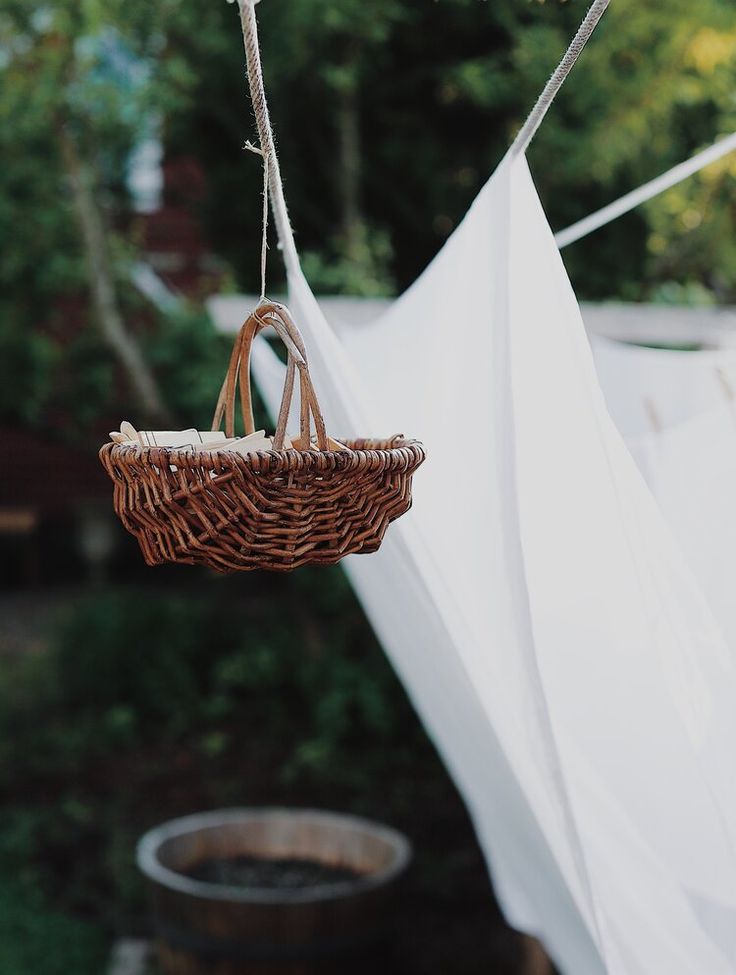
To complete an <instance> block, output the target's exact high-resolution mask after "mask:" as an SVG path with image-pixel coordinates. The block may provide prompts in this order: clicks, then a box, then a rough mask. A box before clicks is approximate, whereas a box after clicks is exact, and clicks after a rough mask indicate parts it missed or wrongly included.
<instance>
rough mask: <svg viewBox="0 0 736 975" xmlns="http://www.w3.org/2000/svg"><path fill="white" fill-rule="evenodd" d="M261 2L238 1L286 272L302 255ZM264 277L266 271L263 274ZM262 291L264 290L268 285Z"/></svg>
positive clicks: (249, 83) (293, 269) (264, 159)
mask: <svg viewBox="0 0 736 975" xmlns="http://www.w3.org/2000/svg"><path fill="white" fill-rule="evenodd" d="M257 2H258V0H238V11H239V13H240V24H241V27H242V29H243V46H244V47H245V60H246V65H247V68H248V87H249V89H250V97H251V101H252V103H253V111H254V113H255V117H256V126H257V127H258V141H259V143H260V151H261V153H262V155H263V162H264V170H265V178H266V179H267V180H268V188H269V194H270V198H271V209H272V211H273V219H274V223H275V224H276V233H277V234H278V239H279V247H280V249H281V251H282V252H283V255H284V263H285V264H286V269H287V271H293V272H297V271H298V270H299V256H298V254H297V250H296V243H295V242H294V231H293V230H292V229H291V223H290V221H289V211H288V210H287V208H286V200H285V198H284V186H283V183H282V182H281V170H280V168H279V161H278V157H277V156H276V146H275V144H274V139H273V129H272V128H271V119H270V118H269V114H268V105H267V103H266V92H265V90H264V87H263V70H262V68H261V53H260V48H259V46H258V25H257V23H256V11H255V4H256V3H257ZM264 233H265V230H264ZM262 273H264V274H265V272H263V271H262ZM262 290H265V285H264V286H263V288H262Z"/></svg>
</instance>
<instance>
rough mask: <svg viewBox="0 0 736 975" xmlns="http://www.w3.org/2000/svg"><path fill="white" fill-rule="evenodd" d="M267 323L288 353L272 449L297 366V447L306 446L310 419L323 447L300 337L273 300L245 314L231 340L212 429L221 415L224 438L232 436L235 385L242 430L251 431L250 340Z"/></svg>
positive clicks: (279, 443)
mask: <svg viewBox="0 0 736 975" xmlns="http://www.w3.org/2000/svg"><path fill="white" fill-rule="evenodd" d="M269 325H271V326H272V327H273V328H274V329H275V331H276V333H277V334H278V336H279V338H280V339H281V341H282V342H283V343H284V345H285V346H286V350H287V355H288V358H287V367H286V380H285V382H284V392H283V394H282V397H281V406H280V408H279V415H278V420H277V422H276V432H275V434H274V438H273V447H274V450H282V449H283V445H284V437H285V435H286V424H287V421H288V418H289V409H290V407H291V400H292V397H293V394H294V384H295V380H296V371H297V369H298V370H299V396H300V411H299V412H300V420H299V447H300V449H302V450H308V449H309V444H310V440H311V431H310V427H311V422H310V420H311V419H314V426H315V432H316V434H317V446H318V447H319V449H320V450H327V449H328V440H327V432H326V430H325V422H324V419H323V417H322V410H321V409H320V406H319V403H318V401H317V395H316V393H315V391H314V386H313V385H312V379H311V376H310V375H309V364H308V362H307V354H306V349H305V346H304V339H303V338H302V335H301V332H300V331H299V329H298V328H297V326H296V324H295V323H294V320H293V319H292V317H291V315H290V314H289V312H288V310H287V309H286V307H285V306H284V305H281V304H279V303H277V302H265V303H263V304H261V305H259V306H258V308H256V310H255V311H254V312H253V313H252V314H251V315H249V316H248V318H247V319H246V321H245V322H244V324H243V326H242V328H241V329H240V332H239V333H238V336H237V338H236V339H235V343H234V345H233V351H232V353H231V355H230V363H229V365H228V369H227V373H226V374H225V379H224V381H223V384H222V388H221V389H220V395H219V397H218V400H217V406H216V407H215V414H214V417H213V418H212V429H213V430H218V429H219V428H220V424H221V423H222V418H223V416H224V417H225V434H226V436H228V437H232V436H234V432H235V396H236V386H238V387H239V390H240V406H241V411H242V415H243V426H244V428H245V433H246V435H247V434H250V433H253V432H254V430H255V423H254V420H253V398H252V393H251V386H250V358H251V349H252V347H253V339H254V338H255V337H256V335H257V334H258V332H259V331H260V330H261V329H262V328H266V327H267V326H269Z"/></svg>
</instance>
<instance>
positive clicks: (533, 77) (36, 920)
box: [0, 0, 736, 975]
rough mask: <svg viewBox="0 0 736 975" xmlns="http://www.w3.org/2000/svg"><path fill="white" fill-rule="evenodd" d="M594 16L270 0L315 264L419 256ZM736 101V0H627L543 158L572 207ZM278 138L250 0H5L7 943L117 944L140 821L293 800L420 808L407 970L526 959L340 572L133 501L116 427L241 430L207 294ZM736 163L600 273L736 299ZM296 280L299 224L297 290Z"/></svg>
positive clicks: (554, 189) (275, 106) (649, 293)
mask: <svg viewBox="0 0 736 975" xmlns="http://www.w3.org/2000/svg"><path fill="white" fill-rule="evenodd" d="M584 10H585V3H584V2H582V0H567V2H564V3H562V2H558V0H546V2H544V3H539V2H536V0H492V2H480V0H437V2H435V0H263V2H262V3H261V4H260V5H259V8H258V13H259V21H260V25H261V39H262V48H263V52H262V53H263V60H264V69H265V75H266V84H267V88H268V92H269V99H270V107H271V114H272V118H273V122H274V126H275V130H276V138H277V145H278V150H279V156H280V161H281V167H282V172H283V175H284V181H285V186H286V192H287V196H288V200H289V204H290V212H291V217H292V222H293V224H294V227H295V230H296V235H297V244H298V246H299V248H300V251H301V253H302V255H303V258H304V267H305V272H306V274H307V276H308V278H309V280H310V283H311V284H312V286H313V287H314V289H315V291H317V292H318V293H322V294H329V295H356V296H363V297H371V298H376V297H384V296H392V295H396V294H398V293H400V292H401V291H402V290H403V289H404V288H406V287H407V286H408V285H409V284H410V283H411V282H412V281H413V280H414V278H415V277H416V276H417V274H418V273H419V272H420V271H421V270H422V269H423V268H424V267H425V266H426V264H427V263H428V261H429V260H430V259H431V258H432V256H433V255H434V254H435V253H436V252H437V251H438V249H439V248H440V247H441V246H442V244H443V242H444V241H445V240H446V238H447V237H448V236H449V235H450V234H451V233H452V230H453V228H454V227H455V226H456V225H457V223H458V222H459V220H460V219H461V218H462V216H463V214H464V213H465V211H466V209H467V207H468V205H469V204H470V202H471V201H472V199H473V198H474V196H475V194H476V193H477V191H478V189H479V188H480V186H481V185H482V184H483V182H484V181H485V180H486V178H487V177H488V175H489V174H490V173H491V171H492V170H493V168H494V167H495V165H496V164H497V162H498V161H499V159H500V158H501V156H502V155H503V153H504V151H505V148H506V147H507V145H508V143H509V141H510V139H511V138H512V137H513V135H514V133H515V132H516V130H517V128H518V126H519V125H520V123H521V122H522V121H523V119H524V117H525V114H526V112H527V111H528V109H529V107H530V105H531V104H532V103H533V101H534V99H535V98H536V95H537V94H538V92H539V90H540V89H541V87H542V85H543V84H544V82H545V80H546V78H547V77H548V75H549V73H550V71H551V70H552V68H553V67H554V65H555V64H556V62H557V60H558V59H559V56H560V54H561V52H562V51H563V50H564V48H565V46H566V44H567V42H568V40H569V38H570V36H571V35H572V34H573V32H574V30H575V28H576V26H577V24H578V23H579V21H580V19H581V18H582V16H583V13H584ZM734 130H736V22H735V21H734V17H733V6H732V3H731V2H730V0H669V2H668V3H667V4H659V5H656V4H655V5H652V4H641V3H638V2H637V0H614V2H613V3H612V4H611V8H610V11H609V13H608V14H607V17H606V19H605V20H604V22H603V23H602V25H601V27H600V28H599V30H598V32H597V33H596V36H595V40H594V41H593V42H592V44H591V49H590V50H589V51H588V52H586V55H584V56H583V58H582V60H581V62H580V64H579V66H578V67H577V69H576V71H575V73H574V75H573V76H572V77H571V79H570V81H569V82H568V84H567V85H566V87H565V89H564V90H563V92H562V93H561V94H560V96H559V98H558V99H557V101H556V103H555V105H554V108H553V110H552V111H551V113H550V115H549V118H548V119H547V121H546V123H545V125H544V127H543V128H542V129H541V130H540V132H539V135H538V136H537V138H536V141H535V143H534V145H533V147H532V149H531V150H530V154H529V156H530V163H531V167H532V171H533V174H534V178H535V181H536V183H537V186H538V188H539V191H540V194H541V197H542V200H543V202H544V204H545V207H546V210H547V213H548V216H549V219H550V223H551V225H552V227H553V228H554V229H559V228H562V227H564V226H567V225H568V224H570V223H572V222H573V221H575V220H577V219H580V218H582V217H584V216H586V215H587V214H588V213H590V212H591V211H593V210H595V209H596V208H598V207H600V206H602V205H604V204H605V203H607V202H609V201H610V200H612V199H615V198H616V197H618V196H619V195H621V194H622V193H624V192H626V191H628V190H630V189H633V188H634V187H636V186H638V185H639V184H641V183H642V182H644V181H645V180H647V179H649V178H651V177H653V176H655V175H657V174H658V173H660V172H662V171H663V170H665V169H667V168H668V167H670V166H672V165H674V164H676V163H678V162H680V161H682V160H683V159H685V158H686V157H688V156H689V155H691V154H692V153H693V152H695V151H697V150H698V149H701V148H703V147H704V146H706V145H709V144H710V143H711V142H713V141H714V140H715V139H716V138H717V137H718V136H721V135H726V134H728V133H731V132H733V131H734ZM254 135H255V133H254V125H253V118H252V111H251V107H250V104H249V102H248V97H247V88H246V84H245V79H244V66H243V52H242V44H241V39H240V36H239V24H238V19H237V13H236V9H235V7H233V6H231V5H228V4H227V3H225V2H224V0H186V2H182V0H154V2H144V0H104V2H103V0H51V2H43V0H39V2H38V3H35V4H33V3H29V2H28V0H0V159H1V161H2V162H1V164H0V239H1V240H2V251H1V253H0V458H1V460H0V577H1V580H2V583H1V584H2V593H0V971H1V972H2V973H3V975H29V973H33V975H93V973H94V975H97V973H100V972H104V971H105V969H106V965H107V959H108V957H109V954H110V949H111V945H112V944H113V942H114V941H115V940H116V939H117V938H120V937H126V936H134V937H138V936H146V935H147V933H148V930H147V922H146V912H145V901H144V892H143V885H142V881H141V879H140V878H139V876H138V874H137V871H136V868H135V863H134V848H135V842H136V839H137V838H138V836H140V834H141V833H142V832H143V831H144V830H146V829H147V828H149V827H151V826H153V825H155V824H156V823H159V822H161V821H162V820H164V819H167V818H170V817H173V816H177V815H184V814H186V813H189V812H194V811H198V810H200V809H207V808H215V807H218V806H237V805H258V804H269V805H273V804H293V805H298V806H317V807H325V808H335V809H340V810H344V811H349V812H355V813H359V814H362V815H368V816H370V817H375V818H377V819H379V820H383V821H385V822H388V823H391V824H392V825H395V826H397V827H399V828H400V829H402V830H404V831H405V832H406V833H407V834H408V835H409V836H410V837H411V839H412V841H413V843H414V845H415V852H416V862H415V865H414V868H413V870H412V873H411V877H410V879H409V884H408V890H407V896H406V900H405V902H404V904H403V908H402V909H403V912H404V913H403V915H402V932H403V933H402V941H401V945H400V948H399V957H400V958H404V961H403V962H401V963H400V967H399V968H398V969H397V970H399V971H402V972H406V973H408V975H411V973H416V975H421V973H434V972H450V971H451V972H453V973H456V975H472V973H476V972H481V971H483V972H491V971H493V972H498V973H505V972H508V973H511V972H515V971H517V970H518V964H519V957H520V950H521V949H520V947H519V944H518V942H517V940H516V938H515V936H514V935H513V933H512V932H510V931H509V930H508V929H506V928H505V927H504V925H503V923H502V922H501V920H500V917H499V915H498V912H497V909H496V908H495V906H494V902H493V899H492V894H491V891H490V887H489V884H488V880H487V877H486V873H485V868H484V866H483V862H482V857H481V854H480V852H479V850H478V848H477V846H476V843H475V840H474V838H473V833H472V829H471V827H470V824H469V820H468V817H467V814H466V812H465V811H464V809H463V806H462V803H461V801H460V799H459V798H458V796H457V794H456V793H455V791H454V788H453V786H452V784H451V782H450V781H449V779H448V777H447V774H446V772H445V771H444V769H443V767H442V764H441V761H440V759H439V757H438V756H437V754H436V753H435V751H434V749H433V747H432V745H431V743H430V742H429V741H428V740H427V738H426V736H425V734H424V732H423V730H422V728H421V726H420V724H419V722H418V720H417V718H416V716H415V714H414V712H413V710H412V707H411V704H410V702H409V701H408V699H407V697H406V695H405V694H404V691H403V690H402V688H401V686H400V684H399V682H398V680H397V678H396V677H395V676H394V674H393V673H392V671H391V669H390V666H389V664H388V663H387V661H386V659H385V658H384V656H383V653H382V651H381V649H380V647H379V645H378V643H377V642H376V640H375V638H374V637H373V635H372V633H371V630H370V628H369V626H368V624H367V622H366V620H365V617H364V616H363V613H362V611H361V609H360V607H359V605H358V603H357V601H356V600H355V598H354V596H353V595H352V593H351V591H350V588H349V586H348V584H347V581H346V579H345V577H344V576H343V574H342V571H341V570H340V568H339V567H338V568H332V569H321V570H306V569H305V570H301V571H300V572H298V573H296V574H294V575H292V576H286V577H284V576H274V575H268V574H259V573H251V574H243V575H240V576H236V577H228V578H220V577H215V576H214V574H212V573H210V572H208V571H206V570H203V569H195V568H190V569H179V568H174V567H163V568H158V569H155V570H150V569H145V568H144V566H143V563H142V560H141V558H140V555H139V552H138V550H137V547H136V544H135V542H134V540H133V539H132V538H130V537H128V536H126V534H125V533H124V531H123V530H122V528H120V527H119V526H118V525H117V523H116V522H115V521H114V520H113V517H112V507H111V489H110V485H109V482H108V481H107V478H106V476H105V474H104V472H103V470H102V468H101V467H100V465H99V463H98V460H97V456H96V454H97V450H98V449H99V447H100V445H101V444H102V443H103V442H104V441H105V440H107V432H108V431H109V430H112V429H115V428H117V427H118V426H119V423H120V420H121V419H123V418H128V419H131V420H132V421H133V422H135V424H136V426H140V427H154V428H156V427H158V428H162V427H163V428H171V429H175V428H176V429H178V428H185V427H189V426H197V427H199V428H204V429H206V428H207V426H208V425H209V421H210V418H211V413H212V408H213V405H214V401H215V399H216V396H217V391H218V388H219V383H220V381H221V379H222V375H223V372H224V369H225V366H226V363H227V357H228V354H229V339H228V338H227V337H226V336H223V335H222V334H220V333H218V332H217V330H216V329H215V327H214V325H213V323H212V321H211V320H210V317H209V315H208V312H207V304H206V302H207V299H209V298H211V297H212V296H213V295H222V294H228V293H235V292H245V293H254V292H257V290H258V287H259V269H260V265H259V260H260V258H259V255H260V234H261V190H262V182H261V181H262V174H261V169H260V163H259V160H258V158H257V157H256V156H254V155H253V154H251V153H249V152H247V151H244V148H243V147H244V143H245V142H246V140H248V139H251V138H254ZM735 175H736V157H735V156H727V157H725V158H724V159H722V160H721V161H719V162H717V163H715V164H713V165H711V166H709V167H708V168H707V169H706V170H704V171H703V172H701V173H700V174H698V175H697V176H695V177H694V178H692V179H690V180H688V181H687V182H685V183H682V184H681V185H680V186H678V187H676V188H674V189H672V190H670V191H668V192H667V193H665V194H663V195H662V196H660V197H657V198H656V199H654V200H652V201H651V202H650V203H648V204H646V205H645V206H644V207H642V208H639V209H637V210H636V211H634V212H633V213H631V214H629V215H627V216H625V217H624V218H622V219H620V220H618V221H616V222H614V223H613V224H611V225H610V226H608V227H607V228H605V229H603V230H601V231H599V232H598V233H597V234H596V235H595V237H592V238H590V239H589V240H588V241H586V242H585V243H580V244H576V245H573V246H571V247H570V248H569V249H567V250H566V251H565V253H564V258H565V263H566V265H567V268H568V271H569V273H570V275H571V278H572V282H573V285H574V287H575V290H576V292H577V294H578V296H579V297H580V298H583V299H588V300H593V301H603V300H608V299H619V300H625V301H632V302H653V303H665V304H680V305H682V304H686V305H690V306H695V307H705V306H713V305H727V304H733V303H736V234H735V232H734V231H735V230H736V208H735V207H734V203H733V200H734V195H733V180H734V176H735ZM281 274H282V272H281V267H280V264H279V260H278V257H277V250H276V246H275V241H273V240H272V242H271V259H270V264H269V292H270V293H272V294H279V293H281V292H282V291H283V287H284V285H283V280H282V278H281ZM335 432H336V433H337V434H339V433H340V431H335ZM417 490H421V486H420V485H417ZM402 952H403V954H402ZM409 959H410V960H409Z"/></svg>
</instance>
